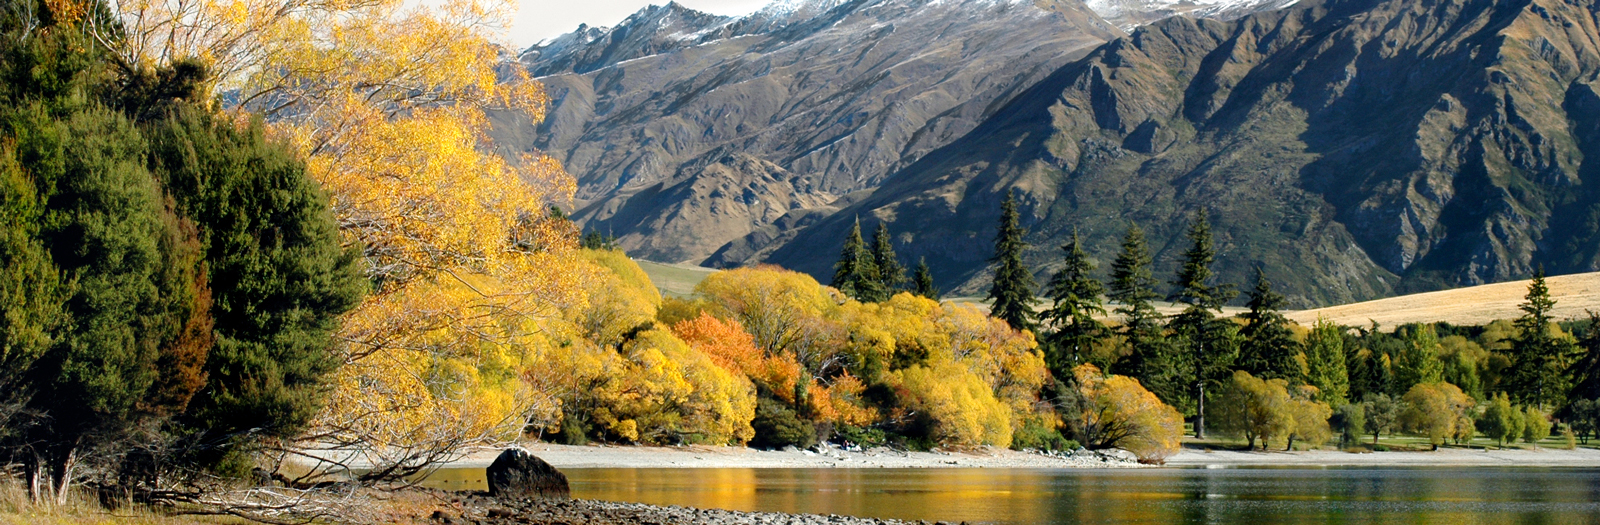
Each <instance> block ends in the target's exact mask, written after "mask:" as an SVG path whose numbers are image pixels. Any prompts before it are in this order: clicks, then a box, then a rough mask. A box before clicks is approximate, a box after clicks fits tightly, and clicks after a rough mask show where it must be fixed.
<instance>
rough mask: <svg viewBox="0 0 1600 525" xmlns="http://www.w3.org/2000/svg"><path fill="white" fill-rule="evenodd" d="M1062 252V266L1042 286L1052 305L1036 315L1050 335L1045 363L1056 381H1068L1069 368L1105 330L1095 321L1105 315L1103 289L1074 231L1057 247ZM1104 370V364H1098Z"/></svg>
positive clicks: (1046, 342) (1047, 336)
mask: <svg viewBox="0 0 1600 525" xmlns="http://www.w3.org/2000/svg"><path fill="white" fill-rule="evenodd" d="M1061 251H1063V252H1066V264H1065V265H1064V266H1062V267H1061V270H1060V271H1057V272H1056V273H1055V275H1053V276H1051V277H1050V283H1049V284H1048V285H1046V286H1045V294H1044V295H1045V297H1048V298H1049V299H1050V300H1051V301H1052V304H1051V306H1050V309H1049V310H1045V311H1044V312H1043V313H1041V314H1040V316H1039V317H1040V320H1041V321H1043V324H1045V325H1047V327H1048V328H1050V329H1051V330H1052V331H1051V332H1049V334H1048V335H1046V336H1045V345H1046V348H1045V361H1046V363H1047V364H1049V366H1050V370H1051V372H1054V373H1055V375H1056V377H1057V378H1065V377H1069V375H1068V374H1070V372H1071V370H1072V368H1073V367H1075V366H1077V365H1078V364H1080V363H1082V362H1083V361H1084V360H1085V359H1084V358H1085V355H1086V354H1087V353H1088V352H1089V350H1090V349H1092V348H1093V346H1094V343H1095V341H1097V340H1099V339H1100V338H1101V337H1104V332H1105V326H1104V325H1102V324H1100V321H1098V320H1096V319H1095V316H1096V315H1102V316H1103V315H1105V314H1106V309H1105V306H1104V303H1103V302H1102V299H1101V296H1102V295H1104V294H1105V286H1104V285H1102V284H1101V283H1100V280H1099V279H1095V278H1094V276H1093V275H1091V274H1093V273H1094V270H1095V267H1094V262H1092V261H1090V260H1089V254H1088V253H1085V252H1084V251H1083V244H1082V242H1081V241H1080V240H1079V239H1078V232H1077V230H1073V232H1072V239H1071V240H1070V241H1068V242H1067V244H1066V245H1063V246H1062V247H1061ZM1098 365H1099V366H1100V367H1101V369H1102V370H1103V369H1105V365H1106V363H1098Z"/></svg>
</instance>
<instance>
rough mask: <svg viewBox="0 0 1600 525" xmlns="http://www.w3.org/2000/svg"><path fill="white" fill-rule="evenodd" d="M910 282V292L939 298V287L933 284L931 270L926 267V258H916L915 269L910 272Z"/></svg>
mask: <svg viewBox="0 0 1600 525" xmlns="http://www.w3.org/2000/svg"><path fill="white" fill-rule="evenodd" d="M911 283H912V289H911V293H914V294H917V295H918V296H921V297H926V298H929V299H933V300H935V301H937V300H939V295H940V293H939V287H938V286H936V285H934V284H933V270H930V269H928V260H927V259H918V260H917V269H916V270H915V271H913V272H912V273H911Z"/></svg>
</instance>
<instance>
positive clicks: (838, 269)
mask: <svg viewBox="0 0 1600 525" xmlns="http://www.w3.org/2000/svg"><path fill="white" fill-rule="evenodd" d="M833 287H834V288H838V289H839V291H840V292H844V294H845V295H848V296H850V297H853V298H855V300H857V301H861V302H870V303H875V302H878V301H882V300H884V299H888V295H887V294H888V290H887V289H886V288H884V287H883V277H882V275H881V274H880V273H879V272H878V264H877V261H876V259H875V258H874V254H873V253H872V251H871V250H868V249H867V243H866V241H865V240H863V239H862V238H861V221H856V223H855V225H854V226H851V227H850V235H849V236H846V237H845V239H844V248H842V249H840V251H839V262H837V263H834V265H833Z"/></svg>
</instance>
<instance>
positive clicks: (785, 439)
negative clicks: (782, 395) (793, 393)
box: [750, 398, 817, 449]
mask: <svg viewBox="0 0 1600 525" xmlns="http://www.w3.org/2000/svg"><path fill="white" fill-rule="evenodd" d="M750 426H752V427H754V428H755V430H756V435H755V438H753V439H751V440H750V446H752V447H756V448H767V449H779V448H783V447H786V446H790V445H793V446H796V447H800V448H807V447H810V446H812V445H815V444H817V429H816V427H815V426H812V424H811V423H810V422H808V421H805V420H802V419H800V417H799V416H798V415H796V414H795V413H794V410H793V409H790V408H789V407H787V406H784V405H783V403H780V402H778V401H777V400H774V399H769V398H761V399H759V400H757V401H756V418H755V420H754V421H751V422H750Z"/></svg>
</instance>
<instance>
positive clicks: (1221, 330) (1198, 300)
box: [1167, 209, 1237, 438]
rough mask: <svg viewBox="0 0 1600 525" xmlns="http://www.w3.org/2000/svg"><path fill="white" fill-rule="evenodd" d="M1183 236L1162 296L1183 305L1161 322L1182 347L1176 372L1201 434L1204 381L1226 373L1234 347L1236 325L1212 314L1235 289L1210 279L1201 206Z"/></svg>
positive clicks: (1212, 255) (1207, 227)
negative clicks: (1178, 260)
mask: <svg viewBox="0 0 1600 525" xmlns="http://www.w3.org/2000/svg"><path fill="white" fill-rule="evenodd" d="M1188 239H1189V242H1190V246H1189V249H1188V250H1187V251H1185V252H1184V254H1183V263H1182V265H1181V266H1180V267H1179V269H1178V275H1177V279H1176V280H1174V281H1173V282H1172V284H1173V285H1175V286H1176V287H1177V288H1176V289H1175V290H1174V291H1173V292H1172V294H1171V295H1169V296H1168V297H1167V300H1168V301H1172V302H1174V303H1179V304H1183V305H1186V306H1185V307H1184V309H1183V312H1181V313H1179V314H1178V315H1176V316H1174V317H1173V318H1172V319H1171V320H1170V321H1169V322H1168V323H1167V327H1168V328H1169V329H1171V330H1172V332H1173V335H1174V336H1175V339H1176V341H1175V343H1174V344H1176V345H1180V346H1182V347H1183V348H1184V352H1183V357H1182V359H1179V360H1178V361H1179V362H1181V363H1183V365H1185V366H1183V367H1182V369H1181V372H1180V375H1181V376H1182V381H1183V382H1185V383H1187V385H1188V387H1189V393H1190V395H1192V396H1193V400H1194V408H1195V418H1194V435H1195V437H1199V438H1204V437H1205V434H1206V387H1207V386H1208V385H1209V384H1210V383H1212V382H1214V381H1217V380H1219V379H1220V378H1221V376H1222V375H1223V374H1226V373H1227V371H1228V368H1229V366H1230V365H1231V364H1232V363H1233V359H1234V354H1235V353H1236V352H1237V348H1236V346H1235V333H1236V326H1235V325H1234V324H1233V323H1232V322H1229V321H1225V320H1222V321H1219V320H1218V319H1217V318H1216V314H1217V313H1221V312H1222V306H1223V305H1225V304H1227V303H1228V301H1231V300H1233V297H1234V296H1235V295H1237V294H1236V293H1235V292H1234V291H1233V287H1231V286H1228V285H1214V284H1211V280H1212V272H1211V265H1212V263H1214V262H1215V259H1216V250H1215V248H1214V247H1213V246H1212V245H1211V244H1212V240H1211V223H1210V222H1209V221H1207V220H1206V212H1205V210H1203V209H1202V210H1200V211H1198V212H1196V213H1195V217H1194V222H1193V223H1191V224H1190V225H1189V233H1188Z"/></svg>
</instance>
